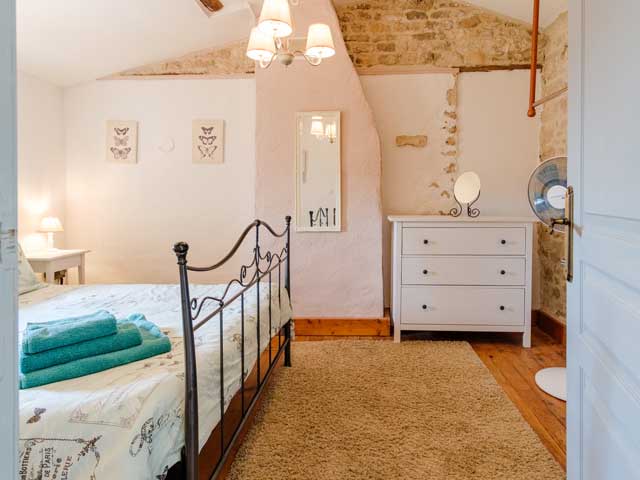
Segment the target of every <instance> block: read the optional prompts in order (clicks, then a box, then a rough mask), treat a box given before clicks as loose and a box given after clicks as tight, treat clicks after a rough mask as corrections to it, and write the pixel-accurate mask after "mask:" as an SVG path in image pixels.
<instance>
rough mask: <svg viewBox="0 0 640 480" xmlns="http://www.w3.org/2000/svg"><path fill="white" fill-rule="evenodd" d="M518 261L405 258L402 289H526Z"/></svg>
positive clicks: (523, 264)
mask: <svg viewBox="0 0 640 480" xmlns="http://www.w3.org/2000/svg"><path fill="white" fill-rule="evenodd" d="M525 271H526V267H525V259H524V258H517V257H444V256H428V257H402V284H403V285H505V286H506V285H522V286H524V285H525V283H526V282H525Z"/></svg>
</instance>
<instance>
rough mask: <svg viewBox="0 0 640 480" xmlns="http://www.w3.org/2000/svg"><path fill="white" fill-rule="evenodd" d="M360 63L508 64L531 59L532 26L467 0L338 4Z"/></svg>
mask: <svg viewBox="0 0 640 480" xmlns="http://www.w3.org/2000/svg"><path fill="white" fill-rule="evenodd" d="M336 10H337V13H338V18H339V19H340V26H341V29H342V33H343V36H344V39H345V42H346V44H347V50H348V52H349V55H350V56H351V58H352V60H353V62H354V64H355V65H356V67H371V66H376V65H431V66H438V67H467V68H482V67H507V66H513V65H523V64H527V63H529V62H530V61H531V27H530V26H529V25H527V24H525V23H523V22H520V21H518V20H512V19H509V18H507V17H504V16H501V15H498V14H496V13H493V12H491V11H489V10H484V9H481V8H478V7H475V6H472V5H470V4H468V3H466V2H462V1H449V0H395V1H389V0H361V1H358V0H354V1H353V2H346V3H345V2H340V3H338V5H337V6H336Z"/></svg>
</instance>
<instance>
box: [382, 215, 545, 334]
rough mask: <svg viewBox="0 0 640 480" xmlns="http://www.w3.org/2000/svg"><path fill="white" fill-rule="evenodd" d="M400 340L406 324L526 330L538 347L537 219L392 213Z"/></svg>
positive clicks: (395, 313)
mask: <svg viewBox="0 0 640 480" xmlns="http://www.w3.org/2000/svg"><path fill="white" fill-rule="evenodd" d="M389 221H390V222H392V223H393V242H392V309H391V314H392V317H393V324H394V340H395V341H396V342H399V341H400V335H401V332H402V330H426V331H429V330H434V331H435V330H441V331H442V330H444V331H446V330H450V331H475V332H522V334H523V340H522V343H523V345H524V346H525V347H530V346H531V269H532V254H533V223H535V220H533V219H529V218H510V217H479V218H474V219H471V218H468V217H460V218H453V217H445V216H390V217H389Z"/></svg>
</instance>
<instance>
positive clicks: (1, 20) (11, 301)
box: [0, 0, 18, 479]
mask: <svg viewBox="0 0 640 480" xmlns="http://www.w3.org/2000/svg"><path fill="white" fill-rule="evenodd" d="M15 46H16V29H15V0H0V466H1V467H0V468H1V469H2V473H0V477H2V478H6V479H15V478H18V472H17V466H18V460H17V445H18V441H17V437H18V390H17V389H18V378H17V371H18V367H17V357H18V355H17V345H18V338H17V337H18V334H17V331H18V310H17V297H18V295H17V290H18V288H17V272H16V265H17V261H16V260H17V259H16V223H17V213H16V212H17V210H16V204H17V194H16V192H17V175H16V174H17V166H16V56H15Z"/></svg>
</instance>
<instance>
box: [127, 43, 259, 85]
mask: <svg viewBox="0 0 640 480" xmlns="http://www.w3.org/2000/svg"><path fill="white" fill-rule="evenodd" d="M246 50H247V42H238V43H234V44H233V45H229V46H226V47H222V48H212V49H208V50H201V51H199V52H194V53H190V54H188V55H185V56H183V57H179V58H175V59H172V60H167V61H164V62H158V63H153V64H150V65H145V66H143V67H138V68H134V69H131V70H126V71H124V72H120V73H119V74H118V75H117V76H120V77H140V76H169V75H203V76H204V75H243V74H253V73H255V65H254V62H253V60H250V59H249V58H247V56H246V53H245V52H246Z"/></svg>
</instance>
